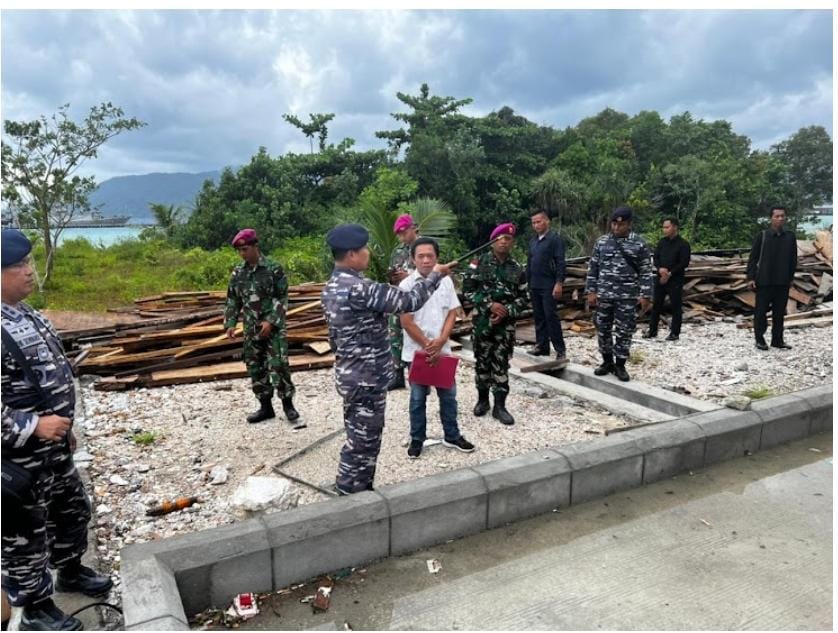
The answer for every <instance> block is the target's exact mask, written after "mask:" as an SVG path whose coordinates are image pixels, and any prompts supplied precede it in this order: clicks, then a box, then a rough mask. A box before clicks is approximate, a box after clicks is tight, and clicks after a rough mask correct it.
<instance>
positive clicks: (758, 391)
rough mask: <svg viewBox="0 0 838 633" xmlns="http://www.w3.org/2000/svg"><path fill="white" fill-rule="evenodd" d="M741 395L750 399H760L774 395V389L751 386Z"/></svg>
mask: <svg viewBox="0 0 838 633" xmlns="http://www.w3.org/2000/svg"><path fill="white" fill-rule="evenodd" d="M742 395H743V396H745V397H747V398H750V399H751V400H760V399H761V398H768V397H769V396H773V395H774V390H773V389H770V388H769V387H753V388H752V389H747V390H746V391H743V392H742Z"/></svg>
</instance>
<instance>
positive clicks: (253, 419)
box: [247, 396, 276, 424]
mask: <svg viewBox="0 0 838 633" xmlns="http://www.w3.org/2000/svg"><path fill="white" fill-rule="evenodd" d="M273 417H276V413H274V405H272V404H271V397H270V396H267V397H264V398H259V410H258V411H254V412H253V413H251V414H250V415H249V416H247V421H248V422H250V423H251V424H256V423H257V422H261V421H262V420H269V419H271V418H273Z"/></svg>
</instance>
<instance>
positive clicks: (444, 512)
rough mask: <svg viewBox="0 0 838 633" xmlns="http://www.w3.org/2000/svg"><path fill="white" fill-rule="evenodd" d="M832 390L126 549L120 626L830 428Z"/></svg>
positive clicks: (158, 620)
mask: <svg viewBox="0 0 838 633" xmlns="http://www.w3.org/2000/svg"><path fill="white" fill-rule="evenodd" d="M832 398H833V393H832V386H831V385H824V386H821V387H814V388H812V389H806V390H804V391H799V392H795V393H793V394H787V395H783V396H777V397H774V398H767V399H765V400H761V401H758V402H755V403H754V404H753V410H752V411H736V410H733V409H716V410H713V411H707V412H701V413H693V414H691V415H688V416H685V417H683V418H679V419H676V420H672V421H669V422H661V423H658V424H655V425H652V426H646V427H642V428H637V429H632V430H628V431H625V432H623V433H620V434H619V435H616V436H609V437H605V438H599V439H595V440H590V441H587V442H580V443H577V444H571V445H568V446H563V447H557V448H552V449H547V450H543V451H539V452H535V453H529V454H526V455H518V456H515V457H509V458H505V459H500V460H496V461H493V462H489V463H487V464H481V465H479V466H477V467H474V468H464V469H462V470H457V471H453V472H448V473H442V474H439V475H434V476H431V477H425V478H422V479H418V480H414V481H409V482H404V483H401V484H396V485H392V486H384V487H381V488H379V489H378V490H376V491H374V492H365V493H361V494H357V495H351V496H349V497H342V498H338V499H330V500H328V501H323V502H320V503H315V504H310V505H307V506H303V507H300V508H295V509H293V510H287V511H284V512H280V513H275V514H271V515H267V516H265V517H263V518H261V519H252V520H248V521H242V522H239V523H235V524H233V525H227V526H223V527H219V528H213V529H210V530H205V531H202V532H196V533H193V534H188V535H184V536H178V537H173V538H170V539H164V540H160V541H153V542H150V543H142V544H135V545H128V546H126V547H125V548H123V550H122V570H123V576H122V582H123V588H124V591H123V595H124V596H125V597H124V598H123V601H124V606H125V626H126V628H127V629H129V630H152V629H156V630H160V629H166V630H186V629H188V624H187V619H186V616H187V615H192V614H194V613H197V612H199V611H201V610H203V609H205V608H207V607H209V606H217V607H226V606H228V605H229V604H230V601H231V600H232V598H233V596H234V595H235V594H236V593H239V592H242V591H255V592H262V591H269V590H271V589H277V588H281V587H285V586H287V585H289V584H291V583H294V582H304V581H306V580H308V579H310V578H311V577H313V576H316V575H318V574H323V573H328V572H330V571H334V570H337V569H340V568H342V567H347V566H351V565H356V566H357V565H363V564H366V563H369V562H371V561H373V560H375V559H379V558H383V557H386V556H391V555H396V554H402V553H405V552H410V551H415V550H417V549H420V548H422V547H427V546H429V545H433V544H436V543H441V542H444V541H446V540H448V539H452V538H457V537H460V536H465V535H467V534H474V533H476V532H480V531H482V530H485V529H489V528H493V527H497V526H499V525H504V524H505V523H509V522H512V521H516V520H520V519H523V518H525V517H528V516H532V515H535V514H540V513H543V512H547V511H549V510H551V509H553V508H557V507H566V506H568V505H573V504H579V503H584V502H585V501H590V500H592V499H596V498H600V497H603V496H605V495H608V494H611V493H613V492H615V491H618V490H625V489H628V488H633V487H636V486H640V485H642V484H644V483H650V482H653V481H657V480H660V479H663V478H666V477H671V476H673V475H675V474H677V473H679V472H683V471H686V470H694V469H697V468H702V467H703V466H706V465H709V464H712V463H715V462H719V461H722V460H727V459H732V458H735V457H742V456H743V455H747V454H750V453H754V452H756V451H758V450H760V449H763V448H769V447H772V446H776V445H777V444H780V443H784V442H789V441H792V440H795V439H800V438H803V437H806V436H808V435H812V434H815V433H821V432H824V431H831V430H832Z"/></svg>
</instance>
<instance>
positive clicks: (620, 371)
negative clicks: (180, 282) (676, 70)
mask: <svg viewBox="0 0 838 633" xmlns="http://www.w3.org/2000/svg"><path fill="white" fill-rule="evenodd" d="M614 375H615V376H616V377H617V378H619V379H620V380H622V381H623V382H628V381H629V380H631V377H630V376H629V373H628V372H627V371H626V359H625V358H618V359H617V363H616V364H615V365H614Z"/></svg>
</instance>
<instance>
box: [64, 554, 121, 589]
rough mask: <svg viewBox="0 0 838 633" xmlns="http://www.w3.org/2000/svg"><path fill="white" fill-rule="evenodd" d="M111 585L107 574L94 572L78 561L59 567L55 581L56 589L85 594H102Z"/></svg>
mask: <svg viewBox="0 0 838 633" xmlns="http://www.w3.org/2000/svg"><path fill="white" fill-rule="evenodd" d="M111 587H113V582H112V581H111V579H110V577H109V576H105V575H104V574H99V573H96V571H95V570H93V569H90V567H86V566H85V565H82V564H81V563H80V562H79V561H76V562H74V563H70V564H69V565H65V566H64V567H62V568H61V569H59V570H58V581H57V582H56V583H55V588H56V589H57V590H58V591H67V592H73V593H83V594H84V595H86V596H102V595H104V594H106V593H108V592H109V591H110V590H111Z"/></svg>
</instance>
